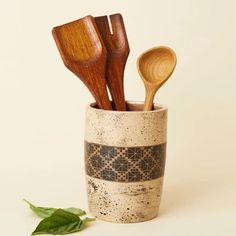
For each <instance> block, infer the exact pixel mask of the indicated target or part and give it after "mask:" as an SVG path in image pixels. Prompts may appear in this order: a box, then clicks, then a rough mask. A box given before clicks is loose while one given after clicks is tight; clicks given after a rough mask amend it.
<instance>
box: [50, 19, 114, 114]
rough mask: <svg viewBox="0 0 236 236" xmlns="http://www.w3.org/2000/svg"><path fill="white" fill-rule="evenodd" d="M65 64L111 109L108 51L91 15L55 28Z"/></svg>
mask: <svg viewBox="0 0 236 236" xmlns="http://www.w3.org/2000/svg"><path fill="white" fill-rule="evenodd" d="M52 34H53V37H54V39H55V41H56V45H57V47H58V50H59V52H60V54H61V57H62V60H63V62H64V64H65V66H66V67H67V68H68V69H69V70H70V71H72V72H73V73H74V74H75V75H76V76H78V77H79V78H80V80H81V81H83V83H84V84H85V85H86V86H87V88H88V89H89V90H90V92H91V93H92V95H93V97H94V98H95V100H96V103H97V105H98V107H99V108H101V109H105V110H112V106H111V103H110V101H109V96H108V93H107V89H106V79H105V73H106V59H107V52H106V47H105V45H104V43H103V40H102V38H101V36H100V34H99V31H98V28H97V25H96V23H95V20H94V18H93V17H92V16H86V17H84V18H82V19H79V20H76V21H73V22H70V23H67V24H64V25H61V26H57V27H55V28H53V30H52Z"/></svg>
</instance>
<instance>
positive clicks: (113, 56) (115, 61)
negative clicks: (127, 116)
mask: <svg viewBox="0 0 236 236" xmlns="http://www.w3.org/2000/svg"><path fill="white" fill-rule="evenodd" d="M95 21H96V24H97V26H98V29H99V32H100V34H101V37H102V39H103V42H104V43H105V45H106V49H107V67H106V79H107V84H108V87H109V90H110V93H111V96H112V100H113V102H114V108H115V110H118V111H125V110H126V103H125V95H124V82H123V81H124V69H125V64H126V61H127V58H128V55H129V51H130V49H129V43H128V39H127V35H126V31H125V26H124V22H123V18H122V16H121V14H114V15H111V16H110V22H111V27H112V32H111V30H110V27H109V22H108V17H107V16H100V17H95Z"/></svg>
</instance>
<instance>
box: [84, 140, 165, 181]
mask: <svg viewBox="0 0 236 236" xmlns="http://www.w3.org/2000/svg"><path fill="white" fill-rule="evenodd" d="M165 157H166V144H165V143H163V144H160V145H156V146H146V147H112V146H104V145H100V144H95V143H88V142H86V141H85V169H86V173H87V175H89V176H91V177H94V178H98V179H104V180H109V181H116V182H136V181H145V180H152V179H156V178H159V177H162V176H163V175H164V168H165Z"/></svg>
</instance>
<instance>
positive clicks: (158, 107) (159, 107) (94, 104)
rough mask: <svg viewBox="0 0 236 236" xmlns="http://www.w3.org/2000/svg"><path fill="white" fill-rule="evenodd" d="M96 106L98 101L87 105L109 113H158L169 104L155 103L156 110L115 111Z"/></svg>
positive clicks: (132, 103) (130, 102)
mask: <svg viewBox="0 0 236 236" xmlns="http://www.w3.org/2000/svg"><path fill="white" fill-rule="evenodd" d="M126 103H128V104H130V105H139V106H142V105H144V102H141V101H129V100H127V101H126ZM95 106H96V102H92V103H89V104H88V105H87V109H90V110H95V111H100V112H107V113H129V114H130V113H132V114H133V113H156V112H161V111H165V110H167V109H168V108H167V106H164V105H161V104H159V103H153V107H154V110H151V111H142V110H140V111H137V110H134V111H132V110H131V111H114V110H103V109H100V108H97V107H95Z"/></svg>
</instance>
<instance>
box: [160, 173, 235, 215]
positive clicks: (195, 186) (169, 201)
mask: <svg viewBox="0 0 236 236" xmlns="http://www.w3.org/2000/svg"><path fill="white" fill-rule="evenodd" d="M217 172H218V173H217ZM219 172H221V173H219ZM179 174H180V173H179ZM182 174H183V173H182ZM172 176H173V175H172ZM217 176H218V177H217ZM219 176H221V177H220V178H219ZM164 179H165V178H164ZM230 179H232V173H230V172H224V173H222V171H220V170H218V171H217V170H214V171H212V170H207V169H205V170H203V171H200V172H193V171H186V172H185V173H184V177H183V176H182V177H179V178H176V179H174V180H172V177H170V176H168V178H166V180H165V181H164V188H163V195H162V199H161V206H160V210H159V216H164V215H168V214H172V213H173V212H176V211H180V210H181V209H183V208H189V207H191V206H195V207H196V205H199V207H200V208H201V207H203V206H202V205H204V204H202V203H203V202H204V201H209V198H210V199H212V198H213V199H214V197H216V195H217V194H219V193H220V192H222V191H224V188H225V186H226V185H227V183H228V182H229V180H230Z"/></svg>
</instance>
